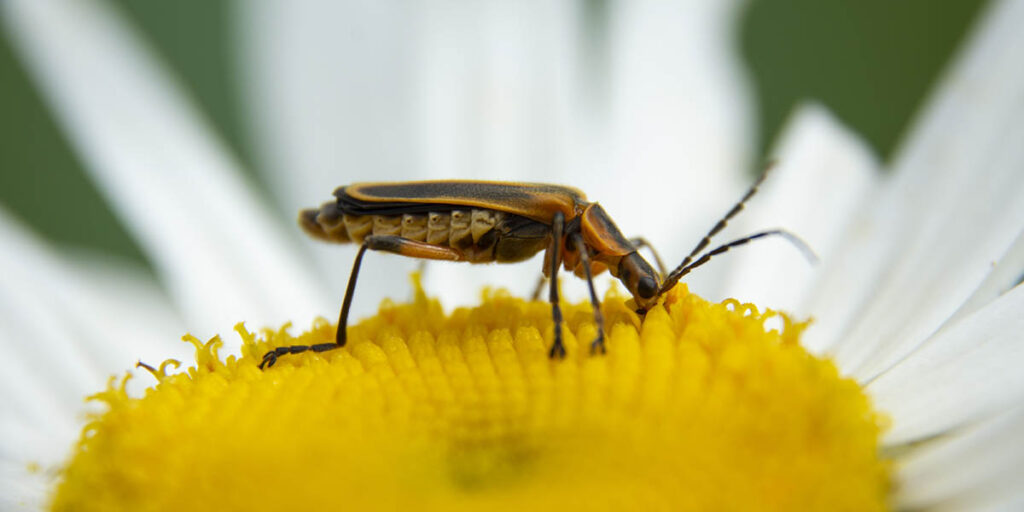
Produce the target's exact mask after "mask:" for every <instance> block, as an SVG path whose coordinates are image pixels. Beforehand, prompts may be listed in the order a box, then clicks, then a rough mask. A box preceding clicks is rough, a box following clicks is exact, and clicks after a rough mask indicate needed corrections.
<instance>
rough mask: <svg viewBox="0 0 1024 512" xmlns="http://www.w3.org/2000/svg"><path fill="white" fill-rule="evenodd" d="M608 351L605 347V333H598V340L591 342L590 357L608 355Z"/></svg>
mask: <svg viewBox="0 0 1024 512" xmlns="http://www.w3.org/2000/svg"><path fill="white" fill-rule="evenodd" d="M607 353H608V349H606V348H605V346H604V331H597V338H596V339H594V341H592V342H590V355H592V356H593V355H597V354H601V355H604V354H607Z"/></svg>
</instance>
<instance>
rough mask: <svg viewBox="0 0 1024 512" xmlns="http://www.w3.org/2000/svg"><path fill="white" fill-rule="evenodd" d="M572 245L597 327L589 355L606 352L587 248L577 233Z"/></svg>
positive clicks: (601, 318)
mask: <svg viewBox="0 0 1024 512" xmlns="http://www.w3.org/2000/svg"><path fill="white" fill-rule="evenodd" d="M571 237H572V244H573V245H574V246H575V249H576V250H577V251H578V252H579V253H580V259H581V260H582V262H583V271H584V272H586V274H587V287H588V288H590V304H591V305H593V307H594V324H595V325H597V338H594V341H592V342H590V353H591V354H596V353H598V352H601V353H602V354H604V353H605V352H606V350H605V348H604V315H602V314H601V303H600V302H598V301H597V292H595V291H594V277H593V276H592V275H591V273H590V255H588V254H587V248H586V246H584V245H583V237H582V236H580V234H579V233H573V234H572V235H571Z"/></svg>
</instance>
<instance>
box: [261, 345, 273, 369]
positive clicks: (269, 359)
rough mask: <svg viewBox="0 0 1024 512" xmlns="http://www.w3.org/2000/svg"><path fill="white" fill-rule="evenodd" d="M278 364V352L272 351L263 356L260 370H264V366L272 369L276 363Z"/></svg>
mask: <svg viewBox="0 0 1024 512" xmlns="http://www.w3.org/2000/svg"><path fill="white" fill-rule="evenodd" d="M276 362H277V350H271V351H270V352H267V353H266V354H263V361H261V362H260V370H262V369H263V368H264V366H266V367H267V368H270V367H271V366H274V363H276Z"/></svg>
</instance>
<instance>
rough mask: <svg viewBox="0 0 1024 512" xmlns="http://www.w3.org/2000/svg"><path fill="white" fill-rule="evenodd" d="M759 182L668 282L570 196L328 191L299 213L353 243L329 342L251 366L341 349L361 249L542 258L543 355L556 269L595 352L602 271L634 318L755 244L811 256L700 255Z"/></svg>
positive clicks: (314, 231) (526, 188) (426, 184)
mask: <svg viewBox="0 0 1024 512" xmlns="http://www.w3.org/2000/svg"><path fill="white" fill-rule="evenodd" d="M766 174H767V173H764V174H762V176H761V177H760V178H759V179H758V180H757V181H756V182H755V183H754V184H753V186H751V187H750V190H748V191H747V193H746V194H745V195H744V196H743V197H742V198H741V199H740V200H739V202H737V203H736V205H735V206H733V208H732V209H731V210H729V212H728V213H726V214H725V216H724V217H722V219H721V220H719V221H718V223H717V224H715V226H714V227H713V228H711V230H710V231H708V233H707V234H706V235H705V236H704V238H702V239H701V241H700V243H698V244H697V246H696V247H695V248H694V249H693V251H691V252H690V254H689V255H687V256H686V258H684V259H683V261H682V263H680V264H679V265H678V266H677V267H676V268H675V269H674V270H672V272H670V273H668V274H667V275H666V274H665V269H664V267H663V266H662V264H661V258H660V257H659V256H658V254H657V252H655V251H654V250H653V247H651V246H650V245H649V244H648V243H647V242H646V241H645V240H644V239H642V238H636V239H632V240H630V239H627V238H626V237H624V236H623V235H622V232H621V231H619V228H618V227H616V226H615V223H614V222H612V219H611V217H609V216H608V214H607V213H605V211H604V209H603V208H601V205H599V204H597V203H592V202H589V201H587V199H586V196H584V194H583V193H582V192H581V191H579V190H577V189H575V188H571V187H563V186H558V185H546V184H538V183H505V182H496V181H463V180H447V181H420V182H398V183H359V184H354V185H348V186H343V187H340V188H338V189H337V190H335V191H334V196H335V198H336V200H335V201H330V202H327V203H324V204H323V205H322V206H321V207H320V208H314V209H307V210H303V211H302V212H300V214H299V224H300V225H301V226H302V228H303V230H305V231H306V233H307V234H309V235H310V236H312V237H314V238H317V239H320V240H324V241H327V242H336V243H358V244H360V245H359V251H358V252H357V253H356V258H355V262H354V263H353V266H352V273H351V275H350V277H349V281H348V286H347V288H346V290H345V299H344V301H343V302H342V306H341V314H340V315H339V317H338V331H337V335H336V338H335V342H334V343H321V344H317V345H293V346H288V347H279V348H277V349H274V350H271V351H269V352H267V353H266V354H265V355H264V356H263V360H262V362H260V365H259V366H260V368H263V367H264V366H273V365H274V363H275V362H277V359H278V357H280V356H282V355H285V354H295V353H300V352H305V351H309V350H311V351H314V352H323V351H327V350H331V349H335V348H339V347H342V346H344V345H345V341H346V325H347V322H348V312H349V307H350V306H351V305H352V295H353V293H354V291H355V286H356V279H357V278H358V276H359V267H360V265H361V263H362V261H363V255H364V254H365V253H366V251H367V249H370V250H374V251H384V252H390V253H394V254H399V255H402V256H409V257H413V258H424V259H431V260H446V261H466V262H469V263H490V262H498V263H511V262H518V261H523V260H526V259H529V258H530V257H532V256H533V255H535V254H537V253H538V252H540V251H542V250H544V251H546V252H545V257H544V268H543V274H544V276H545V277H547V278H548V279H549V288H548V290H549V294H548V299H549V300H550V302H551V316H552V319H553V321H554V342H553V343H552V345H551V349H550V351H549V356H550V357H552V358H555V357H565V347H564V346H563V345H562V311H561V309H560V307H559V305H558V301H559V299H558V286H557V274H558V268H559V267H560V266H561V267H564V268H565V270H567V271H571V272H573V273H574V274H576V275H577V276H580V277H583V278H585V279H586V280H587V285H588V287H589V290H590V301H591V303H592V304H593V307H594V321H595V323H596V325H597V332H598V334H597V338H596V339H594V340H593V342H591V344H590V350H591V353H597V352H600V353H604V352H605V347H604V319H603V318H602V316H601V308H600V304H599V303H598V300H597V293H596V292H595V291H594V281H593V276H594V275H595V274H598V273H600V272H603V271H605V270H608V271H609V272H611V274H612V276H614V277H616V278H617V279H619V281H621V282H622V283H623V284H624V285H625V286H626V288H627V289H628V290H629V292H630V293H631V294H632V295H633V300H634V301H635V302H636V305H637V307H638V310H637V312H638V313H641V314H643V313H645V312H646V311H647V310H648V309H650V308H651V307H653V306H654V304H655V303H656V302H657V300H658V298H659V297H660V296H661V295H663V294H665V292H667V291H668V290H670V289H671V288H672V287H673V286H675V284H676V283H677V282H678V281H679V279H680V278H682V277H683V276H685V275H686V274H688V273H689V272H690V271H692V270H693V269H695V268H697V267H699V266H701V265H703V264H705V263H707V262H708V260H710V259H711V258H712V257H714V256H715V255H717V254H721V253H723V252H725V251H728V250H729V249H731V248H733V247H736V246H738V245H743V244H746V243H748V242H751V241H753V240H757V239H759V238H764V237H768V236H773V235H779V236H782V237H784V238H786V239H788V240H790V241H791V242H793V243H794V244H795V245H797V246H798V247H799V248H800V249H802V250H804V251H805V253H807V254H810V255H811V256H810V257H811V259H813V253H811V251H810V249H809V248H808V247H807V246H806V244H804V242H802V241H801V240H800V239H799V238H797V237H796V236H794V235H792V234H790V233H789V232H786V231H783V230H780V229H773V230H769V231H761V232H758V233H754V234H752V235H749V236H746V237H743V238H740V239H738V240H734V241H732V242H729V243H727V244H724V245H721V246H719V247H717V248H715V249H713V250H710V251H707V252H704V253H701V251H703V250H704V249H706V248H707V246H708V244H709V243H710V242H711V238H712V237H713V236H714V235H715V234H717V233H718V232H719V231H721V230H722V229H723V228H725V226H726V224H727V223H728V222H729V220H730V219H732V218H733V217H735V216H736V214H738V213H739V212H740V211H741V210H743V208H744V205H745V204H746V202H747V200H748V199H750V198H751V197H752V196H753V195H754V193H755V192H756V191H757V188H758V186H760V184H761V183H762V181H763V180H764V177H765V175H766ZM645 246H646V247H648V248H649V249H650V250H651V251H652V252H653V253H654V256H655V260H656V262H657V264H658V267H659V270H658V271H655V270H654V268H652V267H651V265H650V264H649V263H648V262H647V260H645V259H644V258H643V257H642V256H641V255H640V254H639V253H638V248H641V247H645ZM698 255H699V256H698ZM542 279H543V278H542ZM539 289H540V288H539V287H538V290H539Z"/></svg>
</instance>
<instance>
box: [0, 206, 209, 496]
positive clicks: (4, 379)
mask: <svg viewBox="0 0 1024 512" xmlns="http://www.w3.org/2000/svg"><path fill="white" fill-rule="evenodd" d="M0 247H3V248H4V250H3V251H2V252H0V268H2V269H4V271H3V272H2V273H0V351H2V353H3V354H4V360H5V361H7V362H8V363H10V364H5V366H4V371H3V372H0V389H3V390H4V393H2V394H0V471H3V472H9V473H12V474H13V476H16V477H17V478H16V479H15V480H14V482H16V483H17V485H18V486H19V487H21V486H27V487H24V490H20V491H18V492H17V493H15V494H10V493H7V492H4V491H3V489H0V495H2V496H4V499H7V498H8V497H10V496H20V498H19V499H28V498H29V497H30V496H28V495H27V494H26V493H28V492H29V491H30V490H33V489H35V490H39V489H40V485H42V484H41V483H40V482H44V481H48V480H49V478H48V476H47V475H48V474H49V473H48V472H49V471H50V470H52V469H53V468H54V467H55V466H56V465H57V464H59V463H61V462H63V459H64V457H65V456H66V454H67V450H68V449H69V448H70V447H71V446H72V445H73V442H74V440H75V439H76V438H77V436H78V431H79V429H80V428H81V420H80V415H81V414H82V413H83V412H84V410H85V407H84V406H83V400H84V398H85V397H86V396H87V395H89V394H92V393H95V392H98V391H101V390H103V389H104V388H105V387H106V382H107V377H108V376H109V375H112V374H121V373H123V372H124V371H125V370H126V369H128V368H130V367H131V366H132V364H133V363H134V362H135V360H136V359H137V358H139V357H142V358H146V359H148V360H150V361H153V362H159V361H162V360H163V359H164V358H167V357H174V356H177V357H179V358H181V357H186V356H189V355H191V352H192V351H191V350H190V349H188V347H187V346H185V344H184V343H181V342H180V341H178V339H179V337H180V334H181V332H182V330H181V328H180V326H178V324H177V323H176V322H175V319H174V317H173V314H172V313H171V311H170V307H169V306H168V304H167V302H166V300H164V299H163V298H162V296H161V295H159V293H157V290H156V285H155V283H154V282H153V280H152V278H149V279H145V278H144V277H142V275H141V272H138V271H136V270H134V269H133V268H131V267H130V266H126V265H124V264H123V263H120V264H119V265H118V267H117V271H116V272H115V271H113V270H111V269H110V268H106V269H104V270H105V272H103V273H102V275H100V274H99V273H97V272H96V271H97V270H98V269H101V268H103V267H97V266H96V265H93V266H88V265H86V264H84V263H81V262H79V263H77V264H76V265H69V264H67V263H66V262H65V261H64V258H63V257H61V256H60V255H58V254H56V253H55V252H54V251H52V250H50V249H49V248H48V247H46V246H45V245H43V244H42V243H41V242H39V241H38V240H36V239H35V238H34V237H33V236H31V235H30V234H29V233H28V232H27V231H25V230H24V229H23V228H22V227H21V226H19V225H18V224H17V223H16V222H15V221H13V219H11V218H10V217H9V216H8V215H7V214H6V213H5V212H3V211H0ZM29 463H36V464H39V465H40V466H41V467H42V469H43V471H44V472H47V473H46V474H30V473H28V471H27V469H26V468H27V466H28V464H29ZM19 468H20V472H19ZM8 484H9V482H8V481H3V484H2V485H8ZM42 496H43V495H39V496H35V498H33V499H29V501H30V502H37V501H42ZM0 503H2V502H0Z"/></svg>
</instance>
